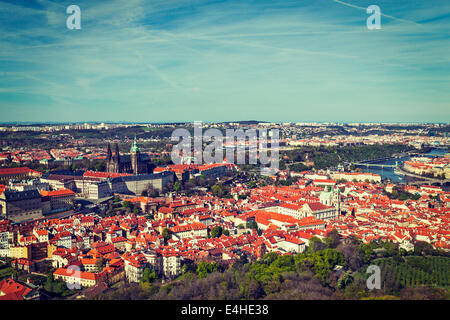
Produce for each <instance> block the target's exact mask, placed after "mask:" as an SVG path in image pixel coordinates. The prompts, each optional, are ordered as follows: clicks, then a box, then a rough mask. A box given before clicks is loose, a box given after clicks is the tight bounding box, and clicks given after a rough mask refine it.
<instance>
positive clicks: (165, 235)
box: [162, 228, 172, 242]
mask: <svg viewBox="0 0 450 320" xmlns="http://www.w3.org/2000/svg"><path fill="white" fill-rule="evenodd" d="M162 236H163V238H164V241H165V242H167V241H169V239H170V238H172V231H170V229H168V228H164V230H163V232H162Z"/></svg>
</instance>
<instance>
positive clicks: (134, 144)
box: [130, 135, 140, 153]
mask: <svg viewBox="0 0 450 320" xmlns="http://www.w3.org/2000/svg"><path fill="white" fill-rule="evenodd" d="M139 151H140V150H139V147H138V145H137V141H136V135H134V141H133V145H132V146H131V149H130V152H131V153H136V152H139Z"/></svg>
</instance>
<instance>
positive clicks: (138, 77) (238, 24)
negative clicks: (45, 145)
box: [0, 0, 450, 123]
mask: <svg viewBox="0 0 450 320" xmlns="http://www.w3.org/2000/svg"><path fill="white" fill-rule="evenodd" d="M72 4H75V5H78V6H79V7H80V10H81V29H80V30H76V29H74V30H70V29H68V28H67V26H66V20H67V18H68V17H69V16H70V14H67V13H66V8H67V7H68V6H70V5H72ZM370 5H378V6H379V7H380V9H381V29H379V30H369V29H368V28H367V26H366V20H367V18H368V17H369V16H370V14H368V13H367V12H366V8H367V7H368V6H370ZM196 120H200V121H237V120H261V121H270V122H440V123H448V122H450V121H449V120H450V1H448V0H442V1H441V0H435V1H434V0H427V1H423V0H420V1H407V0H396V1H392V0H388V1H385V0H369V1H366V0H343V1H340V0H314V1H312V0H309V1H304V0H296V1H284V0H267V1H266V0H253V1H249V0H237V1H225V0H224V1H206V0H179V1H178V0H177V1H174V0H162V1H160V0H150V1H149V0H126V1H121V0H118V1H112V0H108V1H104V0H96V1H92V0H91V1H79V0H71V1H60V0H54V1H49V0H26V1H19V0H11V1H4V0H0V122H16V121H35V122H85V121H100V122H108V121H119V122H120V121H126V122H134V121H136V122H165V121H169V122H177V121H182V122H184V121H196Z"/></svg>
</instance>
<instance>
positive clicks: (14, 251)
mask: <svg viewBox="0 0 450 320" xmlns="http://www.w3.org/2000/svg"><path fill="white" fill-rule="evenodd" d="M9 256H10V258H15V259H19V258H25V259H30V257H31V247H29V246H18V247H11V248H9Z"/></svg>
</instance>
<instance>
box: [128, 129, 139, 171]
mask: <svg viewBox="0 0 450 320" xmlns="http://www.w3.org/2000/svg"><path fill="white" fill-rule="evenodd" d="M130 153H131V167H132V168H133V173H134V174H139V173H141V171H142V170H141V168H140V167H141V163H140V158H141V151H140V149H139V147H138V145H137V141H136V136H134V141H133V145H132V146H131V149H130Z"/></svg>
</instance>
